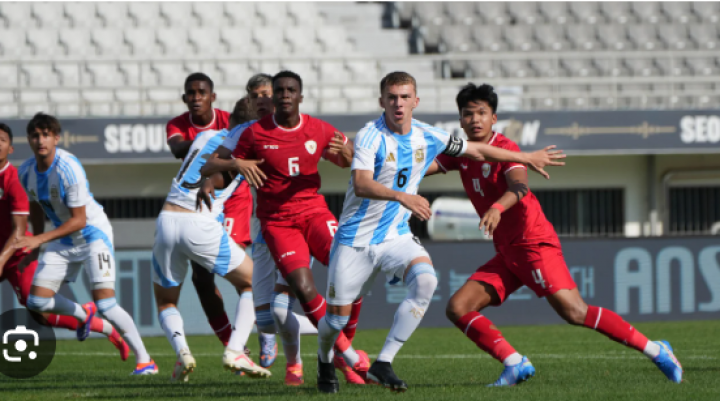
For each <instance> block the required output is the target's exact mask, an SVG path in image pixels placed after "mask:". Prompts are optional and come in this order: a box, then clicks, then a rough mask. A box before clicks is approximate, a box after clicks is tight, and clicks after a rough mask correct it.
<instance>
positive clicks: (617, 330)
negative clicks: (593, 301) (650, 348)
mask: <svg viewBox="0 0 720 401" xmlns="http://www.w3.org/2000/svg"><path fill="white" fill-rule="evenodd" d="M583 325H584V326H585V327H587V328H589V329H593V330H597V331H599V332H600V333H603V334H605V335H606V336H608V337H610V338H611V339H613V340H614V341H617V342H619V343H621V344H624V345H627V346H628V347H631V348H635V349H636V350H638V351H640V352H643V350H645V346H646V345H647V343H648V339H647V337H645V336H644V335H643V334H642V333H641V332H639V331H637V330H635V327H633V326H632V325H631V324H630V323H628V322H626V321H625V320H623V318H621V317H620V316H619V315H618V314H617V313H615V312H613V311H611V310H610V309H605V308H599V307H597V306H592V305H588V310H587V316H585V323H583Z"/></svg>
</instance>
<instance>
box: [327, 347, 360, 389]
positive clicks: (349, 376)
mask: <svg viewBox="0 0 720 401" xmlns="http://www.w3.org/2000/svg"><path fill="white" fill-rule="evenodd" d="M361 361H362V359H361ZM333 363H334V364H335V369H338V370H340V372H342V374H343V376H345V381H347V382H348V383H349V384H365V379H364V378H363V377H362V376H361V375H359V374H358V373H359V372H355V371H354V370H353V368H351V367H350V365H348V364H347V362H345V359H343V357H342V356H340V355H337V354H335V358H334V360H333ZM358 363H359V362H358ZM356 365H357V364H356Z"/></svg>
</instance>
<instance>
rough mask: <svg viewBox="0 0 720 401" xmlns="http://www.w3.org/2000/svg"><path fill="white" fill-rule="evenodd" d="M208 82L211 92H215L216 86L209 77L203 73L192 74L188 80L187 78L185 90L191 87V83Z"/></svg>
mask: <svg viewBox="0 0 720 401" xmlns="http://www.w3.org/2000/svg"><path fill="white" fill-rule="evenodd" d="M198 81H199V82H207V83H208V85H210V90H211V91H213V90H215V84H214V83H213V81H212V79H210V77H208V76H207V75H205V74H203V73H202V72H193V73H192V74H190V75H188V76H187V78H185V86H184V87H185V88H187V86H188V85H190V83H191V82H198Z"/></svg>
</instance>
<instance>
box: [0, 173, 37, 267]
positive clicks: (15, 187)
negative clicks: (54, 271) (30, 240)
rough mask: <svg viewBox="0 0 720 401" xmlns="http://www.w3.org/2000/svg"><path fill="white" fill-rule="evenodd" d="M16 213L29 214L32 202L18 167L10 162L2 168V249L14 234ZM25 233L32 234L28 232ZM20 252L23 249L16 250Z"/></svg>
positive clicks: (0, 221) (0, 216)
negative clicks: (23, 184)
mask: <svg viewBox="0 0 720 401" xmlns="http://www.w3.org/2000/svg"><path fill="white" fill-rule="evenodd" d="M14 214H24V215H29V214H30V202H28V197H27V194H26V193H25V190H24V189H23V187H22V185H20V180H19V179H18V172H17V169H16V168H15V166H13V165H12V164H10V163H8V164H7V165H5V167H4V168H3V169H2V170H0V249H2V248H3V247H4V246H5V243H6V242H7V240H8V238H10V236H11V235H12V232H13V216H12V215H14ZM25 235H31V234H30V233H29V232H26V233H25ZM18 254H22V250H21V249H18V251H17V252H16V255H18Z"/></svg>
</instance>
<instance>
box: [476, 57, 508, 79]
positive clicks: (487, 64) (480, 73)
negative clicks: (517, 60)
mask: <svg viewBox="0 0 720 401" xmlns="http://www.w3.org/2000/svg"><path fill="white" fill-rule="evenodd" d="M468 68H469V69H470V72H471V74H472V76H473V77H476V78H489V79H493V78H498V77H501V76H502V74H501V73H500V68H499V66H498V65H496V64H494V63H493V62H492V61H488V60H470V61H469V62H468Z"/></svg>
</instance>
